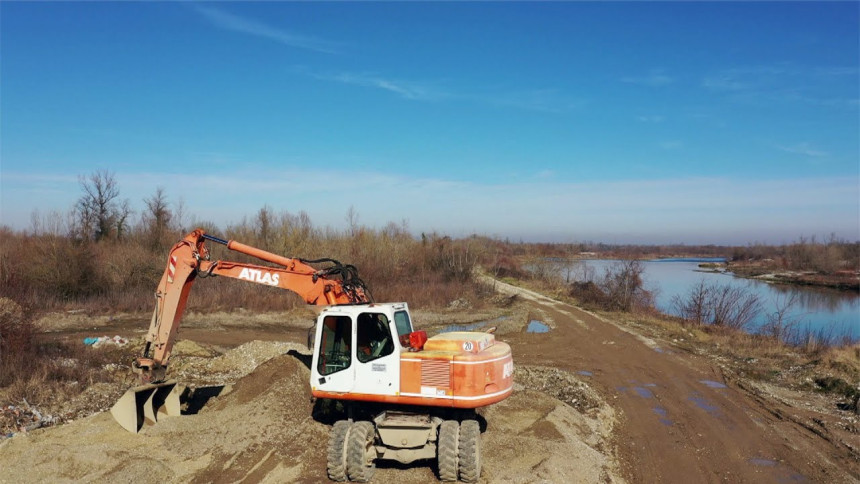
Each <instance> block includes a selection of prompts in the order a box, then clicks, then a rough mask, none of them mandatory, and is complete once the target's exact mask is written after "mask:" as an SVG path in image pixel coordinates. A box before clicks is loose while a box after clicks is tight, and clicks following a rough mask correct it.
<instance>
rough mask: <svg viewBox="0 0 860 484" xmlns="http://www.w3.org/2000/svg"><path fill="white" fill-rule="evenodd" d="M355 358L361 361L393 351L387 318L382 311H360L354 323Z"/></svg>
mask: <svg viewBox="0 0 860 484" xmlns="http://www.w3.org/2000/svg"><path fill="white" fill-rule="evenodd" d="M356 324H357V325H358V326H357V328H356V330H357V331H356V338H355V339H356V353H355V355H356V358H358V361H360V362H362V363H367V362H368V361H373V360H375V359H377V358H382V357H383V356H388V355H390V354H391V353H392V352H394V339H392V337H391V331H389V329H388V318H387V317H386V316H385V315H384V314H382V313H361V314H359V315H358V321H357V323H356Z"/></svg>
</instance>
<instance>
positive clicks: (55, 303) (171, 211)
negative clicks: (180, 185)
mask: <svg viewBox="0 0 860 484" xmlns="http://www.w3.org/2000/svg"><path fill="white" fill-rule="evenodd" d="M80 185H81V196H80V198H79V199H78V201H77V203H76V204H75V206H74V207H73V208H71V209H70V210H69V211H68V212H65V213H60V212H52V213H49V214H39V213H34V214H33V216H32V223H31V227H30V228H29V229H28V230H12V229H11V228H9V227H6V226H3V227H0V283H2V285H0V296H5V297H9V298H11V299H14V300H16V301H18V302H19V303H21V304H23V305H25V307H32V308H33V309H53V308H66V307H70V306H76V307H77V306H83V307H89V308H92V309H108V308H109V309H111V310H127V311H137V310H145V309H150V308H151V306H152V303H153V291H154V289H155V287H156V285H157V284H158V280H159V279H160V277H161V274H162V273H163V271H164V269H165V265H166V258H167V252H168V250H169V248H170V247H171V246H172V245H173V244H174V243H175V242H176V241H177V240H179V239H180V238H181V237H182V236H184V235H185V234H186V233H187V232H189V231H190V230H192V229H194V228H196V227H201V228H203V229H205V230H206V231H207V232H209V233H211V234H212V235H215V236H218V237H221V238H225V239H233V240H237V241H240V242H243V243H245V244H248V245H251V246H254V247H259V248H262V249H264V250H267V251H270V252H274V253H277V254H281V255H284V256H287V257H300V258H304V259H316V258H333V259H337V260H340V261H341V262H343V263H348V264H354V265H355V266H357V267H358V268H359V273H360V275H361V277H362V278H363V279H364V280H365V282H367V283H368V285H369V286H370V288H371V290H372V293H373V296H374V297H375V299H376V300H378V301H407V302H410V303H412V304H414V305H416V306H418V307H421V306H432V307H440V306H445V305H448V304H450V303H451V302H453V301H455V300H458V299H467V300H469V301H470V302H472V303H473V304H480V300H481V297H480V296H481V295H482V293H481V291H482V289H481V288H480V287H478V286H476V285H474V284H472V283H471V276H472V274H473V271H474V270H475V269H476V268H477V267H479V266H480V267H483V268H484V269H485V270H486V271H487V272H489V273H491V274H493V275H495V276H497V277H508V276H511V277H520V278H527V277H531V275H530V273H529V272H527V271H524V270H523V267H524V266H525V265H527V264H529V261H533V260H536V259H541V258H548V257H559V258H576V257H599V258H623V259H641V258H650V257H661V256H662V257H669V256H701V257H727V258H730V259H732V260H744V261H767V262H768V263H775V264H779V265H781V266H783V267H785V268H789V269H797V270H815V271H838V270H856V269H857V268H858V265H860V243H858V242H846V241H839V240H836V239H835V238H834V237H831V238H829V239H826V240H824V241H817V240H816V239H814V238H810V239H804V238H801V239H800V240H799V241H798V242H796V243H793V244H790V245H785V246H766V245H762V244H751V245H749V246H745V247H723V246H714V245H705V246H688V245H610V244H602V243H592V242H585V243H571V244H549V243H546V244H540V243H523V242H511V241H509V240H500V239H497V238H489V237H483V236H471V237H466V238H461V239H452V238H450V237H447V236H444V235H440V234H435V233H432V234H423V233H422V234H420V236H416V235H413V234H412V233H411V232H410V231H409V227H408V226H407V224H406V223H405V222H403V223H400V224H397V223H389V224H388V225H386V226H385V227H382V228H371V227H367V226H364V225H362V224H360V223H359V216H358V214H357V213H356V212H355V211H354V210H353V209H352V208H349V209H348V211H347V212H346V216H345V220H344V225H343V227H342V228H341V229H334V228H331V227H318V226H315V225H314V224H313V223H312V221H311V220H310V217H309V216H308V215H307V214H306V213H304V212H299V213H291V212H288V211H284V210H280V211H279V210H275V209H273V208H272V207H269V206H264V207H262V208H261V209H259V210H258V211H257V212H256V213H255V214H253V215H249V216H247V217H245V218H244V219H243V220H241V221H240V222H238V223H234V224H230V225H226V226H221V225H219V224H218V223H216V222H212V221H205V220H194V219H193V218H190V217H189V215H188V214H186V213H185V208H184V206H183V204H182V203H181V202H179V203H175V202H174V203H170V200H169V199H168V197H167V194H166V193H165V192H164V190H163V189H162V188H156V189H155V191H154V193H153V194H152V196H150V197H149V198H146V199H144V200H142V202H143V204H142V206H141V207H142V208H141V209H139V210H138V211H135V210H133V209H132V204H131V203H130V202H129V201H128V200H127V199H126V200H124V199H121V197H120V190H119V186H118V184H117V182H116V179H115V177H114V175H113V174H112V173H110V172H107V171H99V172H96V173H93V174H91V175H90V176H88V177H81V179H80ZM189 218H190V220H186V219H189ZM213 258H216V259H225V260H237V261H252V259H249V258H247V257H246V256H243V255H242V254H238V253H235V252H230V251H228V250H227V249H225V248H222V247H221V246H217V247H213ZM255 262H257V261H255ZM301 304H302V303H301V301H300V300H299V299H298V298H297V297H295V296H294V295H292V294H291V293H289V292H287V291H282V290H278V289H274V288H269V287H262V286H259V285H255V284H244V283H242V282H239V281H233V280H223V279H220V278H216V279H214V280H206V281H199V282H197V283H196V285H195V288H194V290H193V292H192V296H191V297H190V298H189V308H190V309H191V310H199V311H209V310H229V309H231V308H235V307H239V306H241V307H244V308H247V309H255V310H278V309H286V308H291V307H295V306H297V305H301Z"/></svg>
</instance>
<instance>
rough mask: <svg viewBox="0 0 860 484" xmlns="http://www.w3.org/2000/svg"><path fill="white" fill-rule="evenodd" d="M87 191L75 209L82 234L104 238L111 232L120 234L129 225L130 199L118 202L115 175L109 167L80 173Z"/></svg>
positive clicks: (81, 182) (84, 189) (82, 184)
mask: <svg viewBox="0 0 860 484" xmlns="http://www.w3.org/2000/svg"><path fill="white" fill-rule="evenodd" d="M78 181H79V183H80V184H81V189H82V190H83V192H84V194H83V195H81V198H79V199H78V201H77V203H76V204H75V213H76V215H77V219H78V223H79V224H80V230H81V231H82V235H83V236H85V237H86V238H90V237H92V238H93V239H94V240H97V241H98V240H102V239H104V238H108V237H110V236H111V235H112V234H115V235H117V236H118V237H119V236H122V235H123V232H124V231H125V229H126V228H127V219H128V217H129V215H130V214H131V207H130V206H129V204H128V201H127V200H126V201H125V202H123V203H121V204H120V202H119V186H118V185H117V182H116V177H115V176H114V174H113V173H111V172H110V171H108V170H98V171H96V172H95V173H93V174H91V175H90V176H89V177H83V176H82V177H80V178H79V180H78Z"/></svg>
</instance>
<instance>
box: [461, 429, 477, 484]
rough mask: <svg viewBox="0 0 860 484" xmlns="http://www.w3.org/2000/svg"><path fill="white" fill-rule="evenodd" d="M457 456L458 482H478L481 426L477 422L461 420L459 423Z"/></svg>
mask: <svg viewBox="0 0 860 484" xmlns="http://www.w3.org/2000/svg"><path fill="white" fill-rule="evenodd" d="M458 456H459V461H460V480H461V481H463V482H470V483H471V482H478V477H480V476H481V426H480V425H479V424H478V421H477V420H463V421H462V422H461V423H460V439H459V449H458Z"/></svg>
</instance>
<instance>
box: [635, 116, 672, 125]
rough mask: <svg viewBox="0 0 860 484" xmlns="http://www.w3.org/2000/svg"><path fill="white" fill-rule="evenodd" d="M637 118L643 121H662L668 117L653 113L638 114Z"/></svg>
mask: <svg viewBox="0 0 860 484" xmlns="http://www.w3.org/2000/svg"><path fill="white" fill-rule="evenodd" d="M636 119H637V120H638V121H641V122H643V123H662V122H663V121H665V120H666V117H665V116H659V115H654V114H652V115H647V116H637V117H636Z"/></svg>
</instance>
